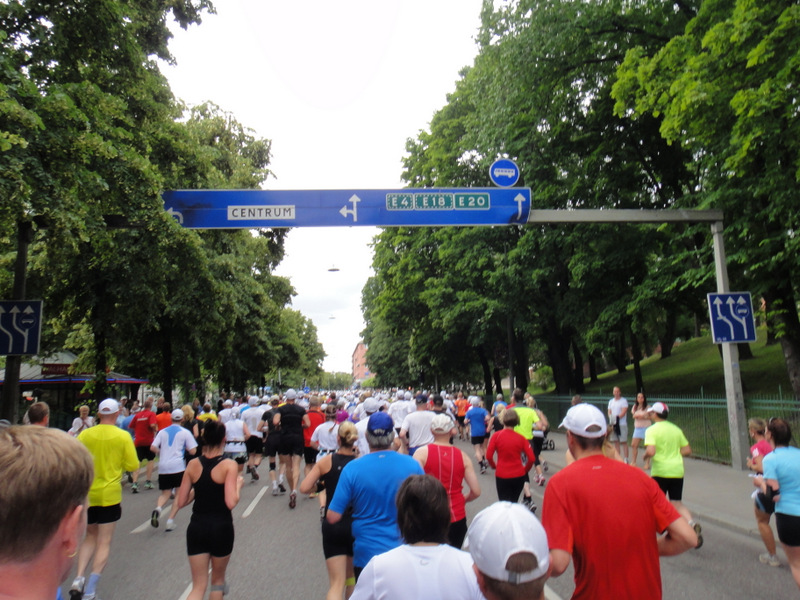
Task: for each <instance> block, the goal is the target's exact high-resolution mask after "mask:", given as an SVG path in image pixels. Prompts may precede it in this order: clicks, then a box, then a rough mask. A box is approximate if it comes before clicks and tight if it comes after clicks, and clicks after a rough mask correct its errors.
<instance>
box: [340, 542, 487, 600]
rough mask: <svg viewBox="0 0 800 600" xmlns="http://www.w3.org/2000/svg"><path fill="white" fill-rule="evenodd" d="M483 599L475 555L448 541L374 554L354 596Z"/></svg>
mask: <svg viewBox="0 0 800 600" xmlns="http://www.w3.org/2000/svg"><path fill="white" fill-rule="evenodd" d="M409 598H413V599H414V600H483V594H481V591H480V588H478V578H477V577H476V575H475V572H474V571H473V570H472V557H471V556H470V555H469V554H468V553H467V552H464V551H462V550H457V549H456V548H453V547H452V546H448V545H447V544H440V545H438V546H407V545H404V546H400V547H398V548H395V549H394V550H389V552H384V553H383V554H379V555H377V556H374V557H373V558H372V559H371V560H370V561H369V562H368V563H367V566H366V567H364V570H363V571H362V572H361V575H360V576H359V578H358V583H356V587H355V589H354V590H353V595H352V596H350V600H408V599H409Z"/></svg>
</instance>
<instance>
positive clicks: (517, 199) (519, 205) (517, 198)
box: [514, 194, 533, 219]
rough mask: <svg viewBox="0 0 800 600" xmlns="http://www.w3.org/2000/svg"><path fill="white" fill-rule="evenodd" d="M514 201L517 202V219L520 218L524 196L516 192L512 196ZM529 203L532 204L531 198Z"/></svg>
mask: <svg viewBox="0 0 800 600" xmlns="http://www.w3.org/2000/svg"><path fill="white" fill-rule="evenodd" d="M514 202H516V203H517V219H521V218H522V205H523V204H524V203H525V196H523V195H522V194H517V195H516V196H515V197H514ZM531 204H533V199H531Z"/></svg>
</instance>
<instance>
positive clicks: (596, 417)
mask: <svg viewBox="0 0 800 600" xmlns="http://www.w3.org/2000/svg"><path fill="white" fill-rule="evenodd" d="M559 427H565V428H566V429H567V430H568V431H571V432H572V433H574V434H575V435H579V436H581V437H585V438H601V437H603V436H604V435H606V433H607V432H608V423H606V418H605V417H604V416H603V413H602V412H600V409H599V408H597V407H596V406H594V405H593V404H588V403H586V402H582V403H581V404H576V405H575V406H573V407H572V408H570V409H569V410H568V411H567V414H566V416H565V417H564V420H563V421H561V425H559Z"/></svg>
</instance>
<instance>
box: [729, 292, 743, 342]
mask: <svg viewBox="0 0 800 600" xmlns="http://www.w3.org/2000/svg"><path fill="white" fill-rule="evenodd" d="M737 303H738V304H739V305H740V306H741V305H746V304H747V300H745V299H744V296H739V300H738V301H736V300H734V299H733V298H728V310H729V311H730V313H731V317H733V318H734V319H736V320H737V321H739V323H741V324H742V329H743V330H744V337H748V333H747V319H745V318H744V317H740V316H739V314H738V313H737V311H736V310H735V308H734V304H737Z"/></svg>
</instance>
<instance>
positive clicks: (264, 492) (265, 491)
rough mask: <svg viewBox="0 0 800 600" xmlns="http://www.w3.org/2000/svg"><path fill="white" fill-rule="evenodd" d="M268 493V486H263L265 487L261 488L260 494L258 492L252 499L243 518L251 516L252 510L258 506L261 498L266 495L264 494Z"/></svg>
mask: <svg viewBox="0 0 800 600" xmlns="http://www.w3.org/2000/svg"><path fill="white" fill-rule="evenodd" d="M266 493H267V486H266V485H265V486H263V487H262V488H261V491H260V492H258V494H256V497H255V498H253V501H252V502H251V503H250V504H249V506H248V507H247V508H246V509H245V511H244V513H242V518H243V519H246V518H247V517H249V516H250V513H252V512H253V511H254V510H255V508H256V505H257V504H258V503H259V501H260V500H261V498H262V497H263V496H264V494H266Z"/></svg>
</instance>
